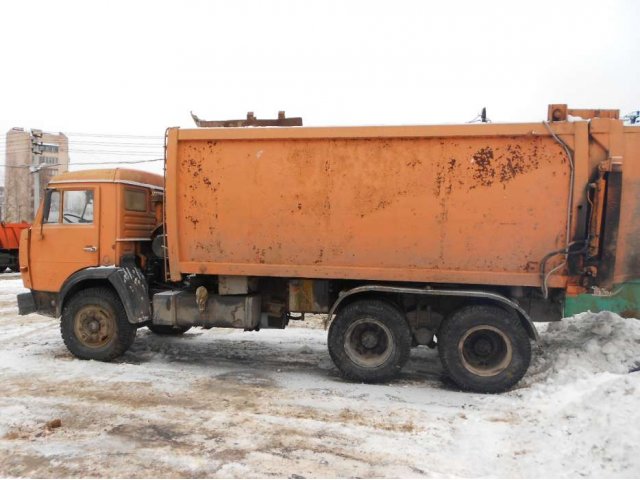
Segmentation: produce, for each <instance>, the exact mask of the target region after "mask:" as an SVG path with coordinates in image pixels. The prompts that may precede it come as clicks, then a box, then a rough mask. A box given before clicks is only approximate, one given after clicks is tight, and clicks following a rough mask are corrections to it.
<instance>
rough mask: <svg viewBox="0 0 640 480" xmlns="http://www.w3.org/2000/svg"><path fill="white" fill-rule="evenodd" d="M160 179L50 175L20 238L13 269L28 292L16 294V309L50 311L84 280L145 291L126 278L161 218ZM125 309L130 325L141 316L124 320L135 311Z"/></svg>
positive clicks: (55, 312)
mask: <svg viewBox="0 0 640 480" xmlns="http://www.w3.org/2000/svg"><path fill="white" fill-rule="evenodd" d="M162 180H163V179H162V177H161V176H160V175H155V174H152V173H148V172H141V171H137V170H129V169H110V170H106V169H105V170H86V171H79V172H66V173H63V174H61V175H58V176H56V177H54V178H53V179H52V181H51V182H50V183H49V186H48V188H47V190H46V192H45V195H44V199H43V201H42V203H41V205H40V208H39V209H38V212H37V214H36V217H35V219H34V222H33V225H32V226H31V228H29V229H28V230H25V231H24V232H23V233H22V236H21V239H20V272H21V275H22V280H23V283H24V285H25V287H27V288H29V289H30V290H31V292H30V293H26V294H22V295H20V296H19V298H18V302H19V308H20V313H29V312H31V311H37V312H38V313H41V314H44V315H49V316H53V317H58V316H60V315H61V313H62V310H63V308H64V306H65V300H67V299H69V298H71V296H72V295H73V293H74V292H76V291H79V290H80V289H86V288H87V287H88V286H93V287H94V288H99V287H101V286H103V287H113V288H115V289H116V291H118V290H123V291H124V290H125V289H128V290H129V291H131V290H132V288H133V289H134V290H135V288H138V290H140V291H142V290H146V289H144V288H141V287H140V286H138V287H135V285H134V286H132V285H133V279H132V278H129V277H130V276H131V274H132V272H135V275H134V277H135V276H139V273H138V272H139V271H140V269H139V268H137V269H136V268H134V267H146V266H147V265H144V264H145V262H146V258H147V257H146V256H145V255H143V254H142V253H143V252H144V251H147V250H149V249H150V246H151V241H152V235H153V233H154V231H156V230H157V229H158V228H159V225H160V224H161V221H162V215H161V200H162V193H163V187H162ZM142 283H144V282H142ZM130 284H131V285H130ZM144 293H145V294H146V292H144ZM128 296H130V295H125V296H123V297H128ZM125 303H126V302H125ZM147 303H148V302H147ZM125 307H127V305H125ZM129 307H130V306H129ZM127 310H128V311H127V316H128V317H130V319H131V320H133V321H134V322H135V323H137V322H138V321H142V320H143V319H142V318H132V317H135V315H140V312H136V311H134V310H136V309H132V308H127ZM137 310H140V308H138V309H137ZM147 315H148V314H147Z"/></svg>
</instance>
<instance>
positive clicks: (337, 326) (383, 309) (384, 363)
mask: <svg viewBox="0 0 640 480" xmlns="http://www.w3.org/2000/svg"><path fill="white" fill-rule="evenodd" d="M328 344H329V354H330V355H331V359H332V360H333V363H334V364H335V365H336V367H338V369H339V370H340V372H341V373H342V375H343V376H344V377H346V378H348V379H351V380H357V381H361V382H380V381H383V380H387V379H389V378H393V377H395V376H396V375H397V374H398V373H399V372H400V370H401V369H402V367H403V366H404V365H405V364H406V363H407V360H408V359H409V352H410V349H411V333H410V331H409V326H408V325H407V322H406V320H405V318H404V315H403V314H402V313H401V312H400V311H399V310H398V309H397V308H395V307H394V306H392V305H391V304H389V303H387V302H384V301H380V300H360V301H356V302H353V303H351V304H349V305H347V306H346V307H344V309H342V310H341V311H340V312H339V313H338V314H337V315H336V318H335V320H334V321H333V323H332V324H331V327H330V328H329V339H328Z"/></svg>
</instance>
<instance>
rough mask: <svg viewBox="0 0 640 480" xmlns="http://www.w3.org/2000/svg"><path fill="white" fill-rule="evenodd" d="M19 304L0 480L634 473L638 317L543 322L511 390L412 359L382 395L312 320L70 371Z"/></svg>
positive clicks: (160, 343) (153, 345)
mask: <svg viewBox="0 0 640 480" xmlns="http://www.w3.org/2000/svg"><path fill="white" fill-rule="evenodd" d="M21 290H22V288H21V282H20V280H19V279H18V278H17V277H16V276H11V275H7V274H5V275H2V277H0V379H1V384H0V385H1V390H0V476H1V477H5V476H11V477H15V476H21V477H25V476H28V477H98V476H107V477H272V476H276V477H290V478H299V477H336V476H338V477H429V476H438V477H442V476H444V477H453V476H482V477H577V476H588V477H639V476H640V455H639V450H638V448H639V447H638V446H639V445H640V408H639V406H640V404H639V402H638V397H639V396H640V372H634V373H629V371H630V370H634V369H635V368H637V363H636V362H637V361H638V360H640V322H639V321H638V320H623V319H621V318H619V317H617V316H614V315H609V314H599V315H590V314H589V315H582V316H581V317H582V318H575V319H571V320H565V321H563V322H561V323H558V324H554V325H552V326H550V327H549V328H548V329H547V331H546V332H544V333H543V334H542V339H541V342H540V343H539V344H538V345H537V346H536V347H535V350H534V363H533V365H532V367H531V369H530V371H529V374H528V375H527V376H526V377H525V379H524V380H523V382H521V384H520V385H519V386H518V388H517V389H515V390H513V391H511V392H509V393H506V394H501V395H478V394H469V393H461V392H457V391H455V389H453V388H452V387H451V386H449V385H447V384H446V383H443V381H442V379H441V377H440V372H441V370H440V365H439V362H438V359H437V355H436V352H435V351H432V350H429V349H426V348H419V349H416V350H414V351H413V354H412V357H411V361H410V363H409V365H408V366H407V368H406V369H405V371H404V374H403V376H402V377H401V378H399V379H398V380H397V381H394V382H392V383H389V384H385V385H375V386H373V385H360V384H353V383H347V382H345V381H342V380H341V379H340V378H339V377H338V376H337V372H336V370H335V369H334V367H333V366H332V364H331V361H330V359H329V356H328V354H327V351H326V345H325V332H324V330H322V328H321V325H320V322H318V321H317V319H315V320H312V321H311V322H310V323H311V324H310V325H308V326H306V327H305V328H302V327H297V328H290V329H287V330H285V331H262V332H258V333H244V332H236V331H232V330H215V329H214V330H209V331H204V330H192V331H190V332H188V333H187V334H186V335H185V336H184V337H182V338H174V339H168V338H161V337H157V336H154V335H153V334H151V333H150V332H148V331H147V330H146V329H142V330H140V331H139V332H138V337H137V339H136V342H135V344H134V346H133V348H132V349H131V351H130V352H129V353H127V354H126V355H125V357H124V358H123V359H122V360H121V361H120V362H117V363H111V364H104V363H98V362H87V361H80V360H76V359H74V358H73V357H72V356H71V355H70V354H69V353H68V352H67V350H66V349H65V347H64V345H63V343H62V340H61V339H60V335H59V330H58V322H57V321H56V320H53V319H50V318H46V317H41V316H39V315H30V316H27V317H19V316H17V308H16V303H15V293H17V292H19V291H21ZM57 418H59V419H61V421H62V426H61V427H60V428H56V429H49V428H46V426H45V424H46V422H48V421H51V420H53V419H57Z"/></svg>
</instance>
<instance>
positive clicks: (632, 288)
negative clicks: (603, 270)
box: [564, 279, 640, 318]
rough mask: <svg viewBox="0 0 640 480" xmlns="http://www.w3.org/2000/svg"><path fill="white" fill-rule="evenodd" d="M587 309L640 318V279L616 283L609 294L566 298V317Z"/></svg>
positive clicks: (586, 294)
mask: <svg viewBox="0 0 640 480" xmlns="http://www.w3.org/2000/svg"><path fill="white" fill-rule="evenodd" d="M586 311H591V312H594V313H595V312H604V311H609V312H614V313H617V314H619V315H620V316H622V317H627V318H640V279H638V280H632V281H629V282H625V283H622V284H620V285H616V286H615V287H614V288H613V290H612V295H609V296H605V295H593V294H590V293H582V294H580V295H576V296H571V297H569V296H567V297H566V298H565V300H564V316H565V317H570V316H572V315H575V314H577V313H582V312H586Z"/></svg>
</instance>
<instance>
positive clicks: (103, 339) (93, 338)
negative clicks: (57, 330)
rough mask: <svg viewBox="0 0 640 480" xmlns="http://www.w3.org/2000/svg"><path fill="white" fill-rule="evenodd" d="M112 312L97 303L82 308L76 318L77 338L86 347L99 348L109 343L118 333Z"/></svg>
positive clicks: (75, 329)
mask: <svg viewBox="0 0 640 480" xmlns="http://www.w3.org/2000/svg"><path fill="white" fill-rule="evenodd" d="M115 324H116V322H115V317H114V315H113V313H112V312H110V311H108V310H106V309H103V308H101V307H99V306H96V305H87V306H85V307H82V308H80V309H79V310H78V311H77V313H76V315H75V318H74V331H75V335H76V338H78V340H80V342H82V343H83V344H84V345H85V346H86V347H90V348H99V347H103V346H104V345H106V344H107V343H109V342H110V341H111V340H112V339H113V338H114V337H115V333H116V327H115Z"/></svg>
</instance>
